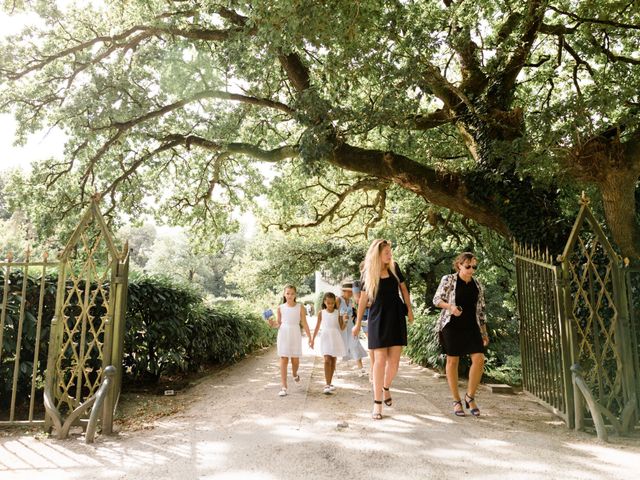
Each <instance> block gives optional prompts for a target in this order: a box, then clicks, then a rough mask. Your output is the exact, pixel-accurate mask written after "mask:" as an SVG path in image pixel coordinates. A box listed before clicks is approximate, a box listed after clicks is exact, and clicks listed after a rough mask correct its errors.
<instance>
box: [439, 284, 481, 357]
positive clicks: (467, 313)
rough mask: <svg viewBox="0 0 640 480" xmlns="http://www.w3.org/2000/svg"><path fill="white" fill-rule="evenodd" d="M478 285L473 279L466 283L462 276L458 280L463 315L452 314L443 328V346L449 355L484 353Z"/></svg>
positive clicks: (458, 299) (458, 294)
mask: <svg viewBox="0 0 640 480" xmlns="http://www.w3.org/2000/svg"><path fill="white" fill-rule="evenodd" d="M477 303H478V287H477V286H476V283H475V282H474V281H473V280H472V281H470V282H469V283H466V282H465V281H464V280H462V279H461V278H460V277H458V278H457V280H456V304H457V305H458V306H459V307H462V315H460V316H459V317H454V316H453V315H452V316H451V320H449V323H447V324H446V325H445V327H444V328H443V329H442V337H441V338H442V347H443V349H444V352H445V353H446V354H447V355H450V356H452V357H459V356H461V355H468V354H471V353H484V345H483V344H482V335H481V333H480V327H478V322H477V320H476V305H477Z"/></svg>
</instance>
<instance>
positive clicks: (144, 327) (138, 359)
mask: <svg viewBox="0 0 640 480" xmlns="http://www.w3.org/2000/svg"><path fill="white" fill-rule="evenodd" d="M22 282H23V276H22V272H21V271H14V272H12V273H11V275H10V279H9V292H10V296H9V298H7V313H6V319H5V325H4V332H3V342H2V343H3V348H2V358H1V359H0V409H2V410H4V409H6V407H8V405H9V401H10V399H11V388H12V379H13V368H14V363H15V358H16V335H17V331H18V321H19V312H20V304H21V302H22V298H21V295H22ZM3 283H4V275H3V272H2V271H0V286H1V285H2V284H3ZM70 286H71V285H70ZM56 290H57V275H55V274H52V275H48V276H47V277H45V297H44V308H43V318H42V326H41V337H40V353H39V360H40V361H39V365H38V372H37V389H36V395H38V396H41V395H42V388H43V385H44V372H45V368H46V365H47V352H48V347H49V334H50V328H51V320H52V318H53V314H54V308H55V299H56ZM39 295H40V280H39V279H36V278H32V277H27V289H26V299H25V300H26V304H25V316H24V321H23V326H22V343H21V347H20V364H19V367H18V375H19V377H18V383H17V385H18V390H17V392H16V399H17V404H18V405H22V404H25V403H28V401H29V395H30V394H31V373H32V369H33V355H34V352H35V334H36V318H37V314H38V300H39ZM1 302H2V289H1V288H0V303H1ZM275 336H276V331H275V330H273V329H271V328H269V326H268V325H267V324H266V323H265V322H264V321H263V320H262V318H261V317H260V316H259V315H258V314H257V313H253V312H249V311H246V310H245V309H242V308H240V307H234V306H218V305H216V306H206V305H205V304H204V302H203V299H202V297H201V296H200V295H199V294H198V293H196V292H195V291H194V290H192V289H191V288H188V287H185V286H181V285H177V284H175V282H173V281H172V280H170V279H168V278H161V277H141V278H138V279H133V280H132V281H131V283H130V284H129V297H128V309H127V318H126V333H125V355H124V359H123V363H124V366H125V375H126V376H127V377H129V379H130V380H140V379H145V380H149V379H151V380H157V379H159V378H160V376H161V375H162V374H163V373H167V372H175V371H189V370H197V369H198V368H199V367H200V366H202V365H204V364H208V363H219V364H222V363H230V362H234V361H236V360H237V359H239V358H241V357H242V356H243V355H246V354H247V353H250V352H251V351H252V350H255V349H256V348H261V347H264V346H268V345H271V344H273V342H274V341H275ZM0 417H1V415H0Z"/></svg>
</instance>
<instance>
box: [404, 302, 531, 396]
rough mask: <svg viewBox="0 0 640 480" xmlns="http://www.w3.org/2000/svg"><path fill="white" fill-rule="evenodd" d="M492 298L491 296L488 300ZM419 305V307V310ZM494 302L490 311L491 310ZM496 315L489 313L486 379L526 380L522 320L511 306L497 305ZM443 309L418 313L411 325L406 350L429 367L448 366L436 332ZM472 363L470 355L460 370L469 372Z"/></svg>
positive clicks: (417, 360)
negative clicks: (522, 353) (517, 318)
mask: <svg viewBox="0 0 640 480" xmlns="http://www.w3.org/2000/svg"><path fill="white" fill-rule="evenodd" d="M489 300H491V299H488V301H489ZM419 310H420V309H419V308H416V311H419ZM490 311H491V309H490V306H489V307H488V309H487V312H490ZM493 312H495V313H494V314H493V315H489V319H488V331H489V336H490V339H491V343H490V344H489V348H488V349H487V353H486V364H485V371H484V377H483V380H485V381H486V380H493V381H497V382H500V383H508V384H510V385H519V384H520V383H521V381H522V366H521V362H520V347H519V343H518V324H517V322H516V321H515V320H514V319H513V318H512V316H511V314H510V310H509V309H506V308H500V307H498V306H494V309H493ZM439 314H440V310H435V311H434V310H432V309H427V310H426V312H425V313H424V314H417V315H416V317H415V322H414V323H413V325H411V326H409V330H408V342H407V347H406V348H405V354H406V355H408V356H409V358H411V360H412V361H413V362H415V363H417V364H418V365H422V366H423V367H429V368H438V369H443V368H444V361H445V359H444V356H443V355H441V353H440V345H439V342H438V335H437V332H436V328H435V325H436V322H437V321H438V316H439ZM470 366H471V363H470V359H469V357H468V356H465V357H462V358H461V359H460V372H461V374H462V375H465V374H467V373H468V371H469V367H470Z"/></svg>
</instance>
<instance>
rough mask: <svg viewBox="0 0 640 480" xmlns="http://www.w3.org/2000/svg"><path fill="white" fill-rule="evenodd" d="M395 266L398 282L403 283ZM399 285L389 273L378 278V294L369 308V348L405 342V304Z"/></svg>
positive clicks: (402, 276)
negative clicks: (386, 276) (387, 275)
mask: <svg viewBox="0 0 640 480" xmlns="http://www.w3.org/2000/svg"><path fill="white" fill-rule="evenodd" d="M395 267H396V273H397V274H398V278H399V279H400V283H403V282H404V275H403V274H402V271H401V270H400V267H399V266H398V264H397V263H396V264H395ZM399 287H400V285H399V283H398V280H396V277H394V276H393V275H392V274H391V273H389V277H388V278H381V279H380V285H379V286H378V294H377V295H376V298H375V300H374V301H373V303H372V304H371V307H370V309H369V324H368V328H367V329H368V336H369V350H372V349H374V348H386V347H394V346H396V345H400V346H403V345H406V344H407V322H406V319H405V305H404V302H403V301H402V299H401V298H400V291H399Z"/></svg>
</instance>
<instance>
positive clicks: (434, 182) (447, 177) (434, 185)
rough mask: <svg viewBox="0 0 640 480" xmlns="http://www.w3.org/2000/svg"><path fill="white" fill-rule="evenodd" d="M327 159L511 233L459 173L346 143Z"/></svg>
mask: <svg viewBox="0 0 640 480" xmlns="http://www.w3.org/2000/svg"><path fill="white" fill-rule="evenodd" d="M329 162H330V163H332V164H333V165H336V166H338V167H341V168H346V169H348V170H351V171H355V172H361V173H366V174H368V175H374V176H376V177H378V178H381V179H384V180H389V181H392V182H394V183H396V184H398V185H400V186H401V187H403V188H405V189H407V190H410V191H412V192H414V193H416V194H417V195H419V196H421V197H422V198H424V199H425V200H427V201H429V202H430V203H433V204H434V205H439V206H441V207H445V208H448V209H450V210H452V211H454V212H457V213H460V214H462V215H464V216H465V217H468V218H470V219H473V220H475V221H476V222H478V223H480V224H482V225H486V226H487V227H489V228H491V229H493V230H495V231H496V232H498V233H500V234H501V235H503V236H505V237H508V236H509V235H510V232H509V228H508V227H507V225H506V223H505V222H504V220H503V219H502V218H500V216H499V214H498V213H497V212H496V209H495V205H491V204H483V203H480V202H477V203H476V202H474V201H472V200H471V199H470V198H469V195H468V193H469V190H468V188H467V186H466V185H465V183H464V179H463V178H462V177H461V176H459V175H455V174H445V173H440V172H437V171H436V170H434V169H432V168H430V167H427V166H425V165H422V164H421V163H418V162H416V161H414V160H411V159H410V158H407V157H405V156H403V155H398V154H394V153H392V152H383V151H381V150H369V149H363V148H359V147H354V146H351V145H348V144H346V143H342V144H339V145H338V146H336V148H335V149H334V151H333V156H332V157H331V158H330V159H329Z"/></svg>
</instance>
